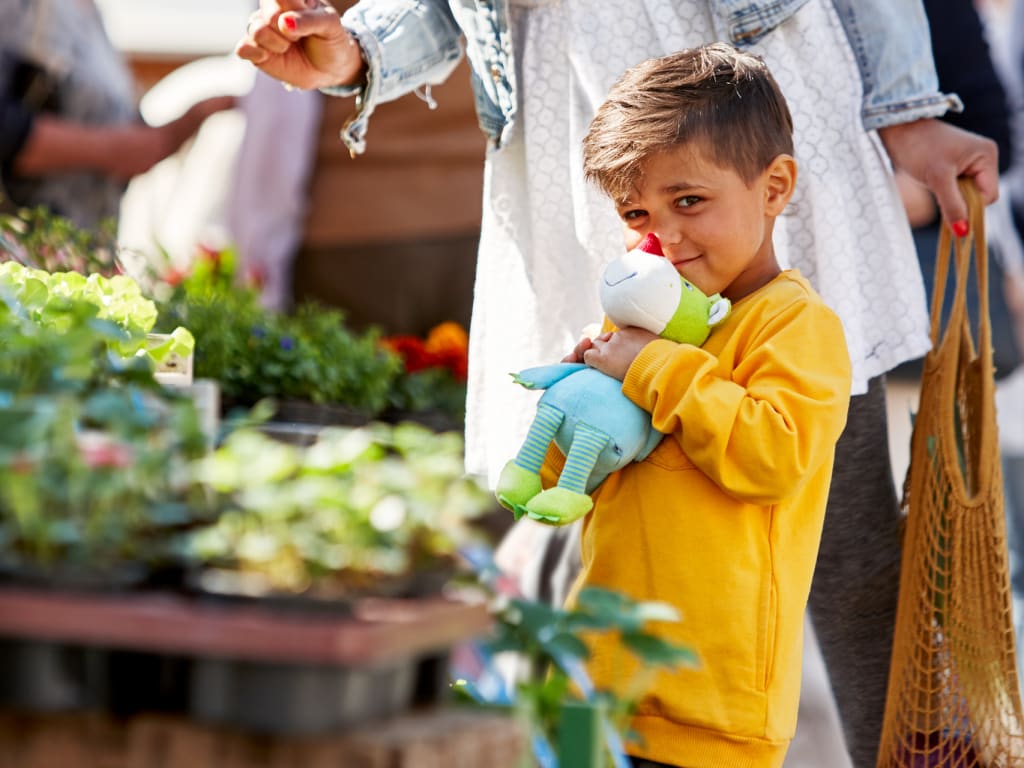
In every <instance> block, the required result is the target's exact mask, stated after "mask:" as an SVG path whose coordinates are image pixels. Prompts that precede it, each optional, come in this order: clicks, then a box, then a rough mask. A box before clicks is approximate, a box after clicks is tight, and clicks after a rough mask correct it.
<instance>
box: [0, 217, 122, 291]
mask: <svg viewBox="0 0 1024 768" xmlns="http://www.w3.org/2000/svg"><path fill="white" fill-rule="evenodd" d="M115 229H116V226H115V222H114V221H107V222H105V223H104V224H103V225H102V226H101V227H100V228H99V229H98V230H96V231H90V230H84V229H81V228H79V227H77V226H76V225H75V224H74V223H73V222H71V221H70V220H69V219H66V218H64V217H62V216H57V215H55V214H53V213H51V212H50V211H49V210H48V209H47V208H45V207H44V206H39V207H37V208H23V209H21V210H19V211H17V212H16V213H13V214H0V254H2V255H3V257H4V258H5V260H7V259H11V260H14V261H16V262H19V263H21V264H23V265H25V266H29V267H34V268H36V269H43V270H46V271H49V272H64V271H74V272H80V273H83V274H99V275H106V276H111V275H114V274H116V273H117V272H119V271H120V264H119V259H118V248H117V243H116V240H115Z"/></svg>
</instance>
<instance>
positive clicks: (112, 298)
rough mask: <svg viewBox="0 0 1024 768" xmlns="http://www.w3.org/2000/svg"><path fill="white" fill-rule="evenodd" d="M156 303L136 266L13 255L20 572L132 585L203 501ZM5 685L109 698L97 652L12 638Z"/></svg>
mask: <svg viewBox="0 0 1024 768" xmlns="http://www.w3.org/2000/svg"><path fill="white" fill-rule="evenodd" d="M155 315H156V313H155V307H154V306H153V304H152V302H148V301H147V300H145V299H144V298H143V297H142V296H141V294H140V292H139V290H138V286H137V285H136V284H135V283H134V282H133V281H131V280H130V279H129V278H125V277H122V276H114V277H112V278H109V279H108V278H104V277H102V276H99V275H91V276H89V277H85V276H83V275H81V274H77V273H62V272H58V273H48V272H45V271H43V270H37V269H31V268H27V267H23V266H22V265H20V264H18V263H15V262H5V263H3V264H0V572H2V574H3V576H4V577H5V578H6V580H7V581H8V582H14V583H18V584H26V583H27V584H32V585H35V586H39V585H43V586H46V587H54V586H57V587H60V588H65V589H66V588H74V589H84V588H86V589H105V590H109V589H123V588H125V587H129V586H136V585H139V584H142V583H144V582H146V581H147V580H149V579H150V578H151V577H152V575H153V574H154V573H155V572H156V571H159V570H162V569H164V568H165V567H166V566H167V565H168V563H169V562H170V558H171V557H172V555H173V552H172V551H171V550H170V548H169V547H168V542H169V536H168V533H169V532H170V531H173V530H176V529H179V528H182V527H186V526H187V525H189V524H191V523H192V521H193V520H192V518H193V514H194V512H195V510H198V509H201V507H199V506H197V505H196V504H194V503H193V501H192V499H191V498H190V496H192V495H193V492H194V489H193V487H192V486H190V484H189V483H188V477H187V473H186V472H185V470H186V469H187V467H188V462H189V461H191V460H192V459H194V458H197V457H198V456H199V455H201V452H202V450H203V435H202V434H201V432H200V431H199V428H198V422H197V421H196V417H195V410H194V408H193V407H192V403H191V402H190V401H189V400H188V399H187V398H186V397H185V396H184V395H182V394H179V393H177V392H175V391H170V390H165V389H164V388H163V387H161V386H160V385H159V384H158V383H157V382H156V380H155V378H154V369H155V367H156V365H157V359H156V358H157V357H159V356H161V355H163V354H183V355H187V354H189V353H190V350H191V338H190V337H189V336H188V334H187V332H184V331H177V332H176V333H173V334H171V335H170V336H169V338H168V339H167V341H166V343H165V344H164V345H163V348H162V349H156V350H154V349H153V348H151V347H150V345H149V343H148V341H147V331H148V330H149V328H150V327H151V326H152V322H153V320H154V319H155ZM3 643H4V646H5V653H4V654H2V657H3V660H4V663H5V664H10V665H12V666H11V669H10V670H8V671H9V674H4V675H0V677H2V679H3V680H4V681H5V685H4V688H3V692H2V694H0V695H2V697H3V698H4V699H5V700H6V701H7V702H8V703H17V704H19V705H20V706H22V707H29V708H32V709H64V708H69V707H78V706H86V705H89V704H93V703H96V700H95V697H94V696H93V693H94V691H95V686H94V682H95V678H94V677H90V676H89V670H90V669H94V667H95V665H94V664H93V662H94V661H95V659H96V657H95V656H94V655H92V654H89V653H87V652H86V651H85V650H84V649H83V648H81V647H75V646H68V645H66V644H62V643H53V642H48V643H47V642H37V641H33V640H17V639H6V640H4V641H3Z"/></svg>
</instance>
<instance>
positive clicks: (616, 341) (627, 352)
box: [577, 327, 658, 381]
mask: <svg viewBox="0 0 1024 768" xmlns="http://www.w3.org/2000/svg"><path fill="white" fill-rule="evenodd" d="M657 338H658V335H657V334H655V333H651V332H650V331H647V330H644V329H643V328H634V327H629V328H620V329H619V330H618V331H615V332H614V333H603V334H601V335H600V336H598V337H597V338H596V339H594V341H593V343H592V344H591V346H590V348H589V349H587V350H585V351H584V352H583V355H582V359H583V362H584V363H586V364H587V365H589V366H590V367H591V368H596V369H597V370H599V371H601V373H604V374H606V375H608V376H611V377H613V378H616V379H618V380H619V381H622V380H623V379H625V378H626V371H628V370H629V366H631V365H632V364H633V361H634V360H635V359H636V356H637V355H639V354H640V350H642V349H643V348H644V347H646V346H647V345H648V344H650V343H651V342H652V341H654V340H655V339H657ZM578 347H579V345H577V348H578Z"/></svg>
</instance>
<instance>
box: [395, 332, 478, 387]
mask: <svg viewBox="0 0 1024 768" xmlns="http://www.w3.org/2000/svg"><path fill="white" fill-rule="evenodd" d="M381 342H382V343H383V344H384V346H385V347H387V348H388V349H390V350H391V351H392V352H394V353H395V354H396V355H398V356H399V357H401V358H402V360H403V362H404V363H405V370H406V371H407V372H408V373H415V372H416V371H422V370H423V369H424V368H447V369H448V370H449V371H451V373H452V375H453V376H454V377H455V378H456V379H458V380H460V381H465V380H466V375H467V369H468V358H467V348H468V337H467V336H466V331H465V330H464V329H463V328H462V326H461V325H459V324H458V323H451V322H449V323H441V324H440V325H438V326H436V327H435V328H434V329H432V330H431V331H430V333H429V334H428V336H427V338H426V340H425V341H424V340H423V339H420V338H418V337H416V336H389V337H387V338H385V339H382V340H381Z"/></svg>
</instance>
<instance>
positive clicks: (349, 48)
mask: <svg viewBox="0 0 1024 768" xmlns="http://www.w3.org/2000/svg"><path fill="white" fill-rule="evenodd" d="M235 54H236V55H237V56H238V57H240V58H242V59H245V60H246V61H250V62H252V63H253V64H255V65H256V66H257V67H259V68H260V69H261V70H262V71H263V72H265V73H266V74H268V75H270V76H271V77H273V78H276V79H278V80H281V81H282V82H284V83H286V84H288V85H292V86H295V87H296V88H307V89H312V88H324V87H326V86H331V85H353V84H355V83H358V82H360V81H361V80H362V79H363V78H364V76H365V68H366V63H365V62H364V61H363V54H362V50H361V49H360V48H359V45H358V44H357V43H356V41H355V39H354V38H353V37H352V36H351V35H350V34H349V33H348V31H347V30H346V29H345V28H344V27H343V26H341V19H340V17H339V16H338V11H337V10H336V9H335V8H334V6H332V5H330V4H329V3H327V2H321V1H320V0H260V8H259V10H258V11H256V12H255V13H253V14H252V16H250V17H249V26H248V27H246V30H245V36H244V37H243V38H242V39H241V40H240V41H239V42H238V45H236V46H235Z"/></svg>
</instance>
